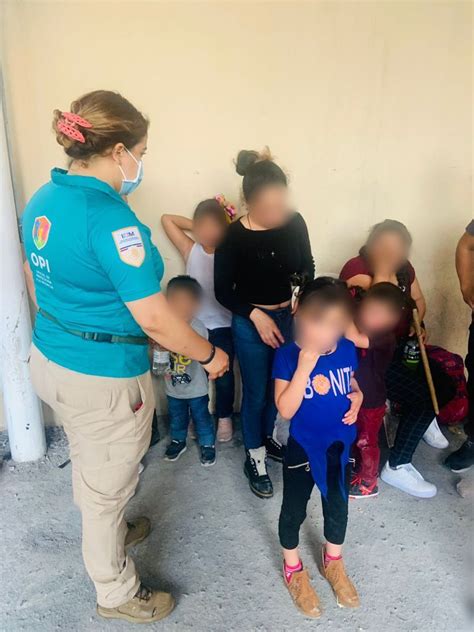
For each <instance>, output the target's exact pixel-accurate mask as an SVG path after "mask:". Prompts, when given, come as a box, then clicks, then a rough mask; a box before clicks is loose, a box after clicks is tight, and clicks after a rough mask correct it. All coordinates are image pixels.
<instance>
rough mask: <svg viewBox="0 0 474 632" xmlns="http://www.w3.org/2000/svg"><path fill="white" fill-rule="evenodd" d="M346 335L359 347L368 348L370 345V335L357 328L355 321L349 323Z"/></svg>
mask: <svg viewBox="0 0 474 632" xmlns="http://www.w3.org/2000/svg"><path fill="white" fill-rule="evenodd" d="M344 335H345V337H346V338H347V339H348V340H351V341H352V342H353V343H354V344H355V346H356V347H358V348H359V349H368V348H369V347H370V341H369V337H368V336H366V335H365V334H362V333H361V332H360V331H359V330H358V329H357V327H356V326H355V324H354V322H352V323H351V324H350V325H349V327H348V328H347V329H346V333H345V334H344Z"/></svg>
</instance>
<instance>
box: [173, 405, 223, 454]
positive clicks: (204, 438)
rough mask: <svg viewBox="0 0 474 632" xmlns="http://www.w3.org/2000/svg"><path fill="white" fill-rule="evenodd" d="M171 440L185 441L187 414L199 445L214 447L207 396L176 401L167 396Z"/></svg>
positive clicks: (212, 426) (212, 423) (213, 434)
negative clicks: (192, 422) (192, 423)
mask: <svg viewBox="0 0 474 632" xmlns="http://www.w3.org/2000/svg"><path fill="white" fill-rule="evenodd" d="M167 399H168V415H169V419H170V434H171V439H176V440H177V441H186V437H187V434H188V425H189V413H191V417H192V419H193V421H194V425H195V427H196V434H197V437H198V442H199V445H214V443H215V432H214V422H213V420H212V417H211V415H210V413H209V396H208V395H202V397H190V398H189V399H178V398H177V397H171V395H167Z"/></svg>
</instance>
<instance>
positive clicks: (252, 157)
mask: <svg viewBox="0 0 474 632" xmlns="http://www.w3.org/2000/svg"><path fill="white" fill-rule="evenodd" d="M259 158H260V154H259V153H258V151H255V150H254V149H241V150H240V151H239V154H238V156H237V160H236V161H235V170H236V171H237V173H238V174H239V176H244V175H245V174H246V173H247V171H248V169H249V167H251V166H252V165H254V164H255V163H256V162H257V161H258V160H259Z"/></svg>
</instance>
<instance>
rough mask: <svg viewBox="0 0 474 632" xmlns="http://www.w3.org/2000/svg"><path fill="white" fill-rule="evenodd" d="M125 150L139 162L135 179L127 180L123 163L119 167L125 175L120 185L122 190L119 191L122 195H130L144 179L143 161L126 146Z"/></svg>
mask: <svg viewBox="0 0 474 632" xmlns="http://www.w3.org/2000/svg"><path fill="white" fill-rule="evenodd" d="M125 151H126V152H127V153H128V154H130V156H131V157H132V158H133V160H134V161H135V162H136V163H137V165H138V167H137V175H136V176H135V179H134V180H127V178H126V177H125V173H124V170H123V169H122V167H121V165H119V169H120V171H121V172H122V176H123V178H122V186H121V187H120V191H119V193H120V195H130V193H132V192H133V191H135V189H136V188H137V187H138V185H139V184H140V182H141V181H142V179H143V161H142V160H137V159H136V158H135V156H134V155H133V154H132V153H131V152H129V151H128V149H127V148H126V147H125Z"/></svg>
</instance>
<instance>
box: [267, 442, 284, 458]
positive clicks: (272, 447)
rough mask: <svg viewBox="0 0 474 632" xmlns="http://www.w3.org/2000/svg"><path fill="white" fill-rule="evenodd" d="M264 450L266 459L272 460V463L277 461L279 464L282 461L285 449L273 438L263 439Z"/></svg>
mask: <svg viewBox="0 0 474 632" xmlns="http://www.w3.org/2000/svg"><path fill="white" fill-rule="evenodd" d="M265 448H266V450H267V457H268V458H269V459H272V460H273V461H278V463H281V462H282V461H283V453H284V450H285V448H284V446H282V445H281V443H278V441H275V439H274V438H273V437H267V438H266V439H265Z"/></svg>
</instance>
